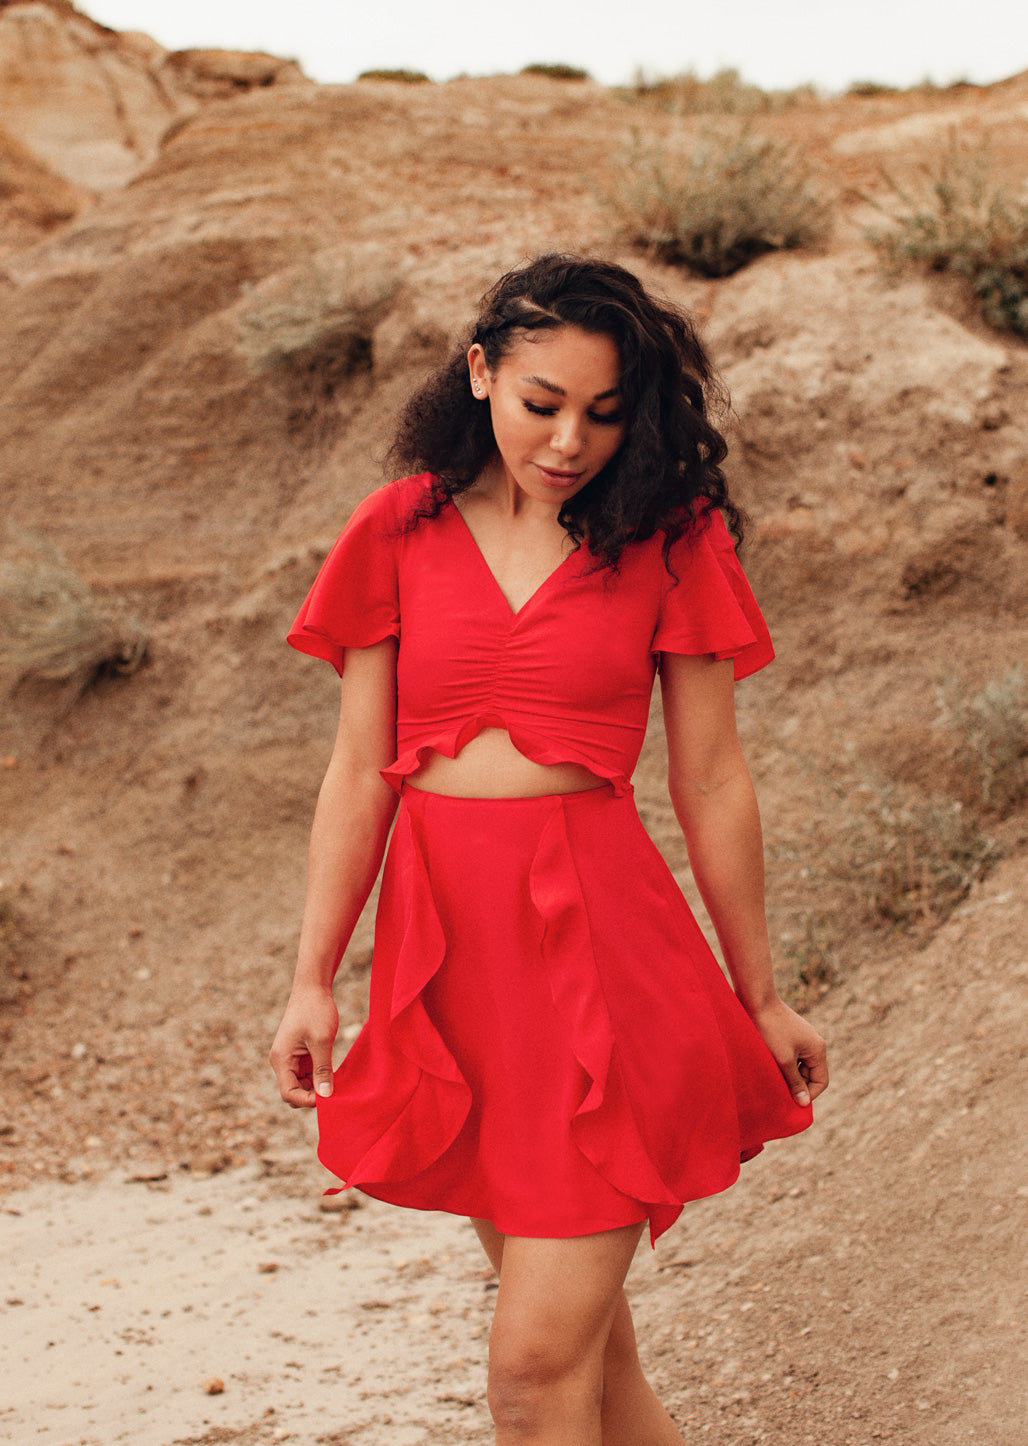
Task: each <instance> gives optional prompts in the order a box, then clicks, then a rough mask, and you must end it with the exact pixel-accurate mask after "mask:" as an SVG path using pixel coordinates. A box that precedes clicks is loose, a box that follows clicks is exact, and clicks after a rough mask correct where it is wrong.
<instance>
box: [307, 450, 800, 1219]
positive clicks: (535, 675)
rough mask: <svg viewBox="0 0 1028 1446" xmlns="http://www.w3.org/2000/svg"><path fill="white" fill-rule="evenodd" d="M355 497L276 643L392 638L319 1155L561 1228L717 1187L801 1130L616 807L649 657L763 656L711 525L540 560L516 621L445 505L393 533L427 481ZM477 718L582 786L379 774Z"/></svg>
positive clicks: (487, 1211)
mask: <svg viewBox="0 0 1028 1446" xmlns="http://www.w3.org/2000/svg"><path fill="white" fill-rule="evenodd" d="M429 480H430V479H429V478H428V477H427V476H420V477H412V478H405V479H403V480H402V481H400V482H394V483H391V484H389V485H388V486H386V487H383V488H380V489H379V490H378V491H376V492H374V493H372V494H371V496H370V497H368V498H366V499H365V501H364V502H363V503H361V505H360V506H359V507H358V508H357V509H356V511H355V512H354V514H353V516H352V517H351V519H350V522H349V523H348V524H347V526H346V528H345V529H344V531H343V533H342V534H341V536H340V537H339V539H338V541H337V542H336V544H335V546H334V547H333V549H332V551H331V553H330V554H329V556H328V558H327V559H326V561H325V563H324V566H323V567H322V569H321V571H320V573H319V574H318V577H317V579H316V580H315V583H314V585H313V587H312V588H311V591H310V593H309V594H308V597H307V599H306V601H305V602H304V605H303V607H302V608H301V609H300V613H299V615H298V617H297V619H296V622H295V623H294V625H293V628H292V630H291V631H290V633H289V641H290V642H291V643H292V644H293V646H294V647H297V648H299V649H300V650H301V651H304V652H308V653H312V654H314V655H315V656H318V657H322V658H325V659H327V660H328V661H330V662H331V663H332V664H333V665H334V666H335V667H336V668H337V669H338V670H339V671H341V670H342V667H343V665H344V650H345V649H346V648H347V647H365V646H369V645H370V644H372V643H375V642H378V641H380V640H381V639H383V638H385V637H388V636H396V637H397V638H398V639H399V649H398V657H397V751H398V756H397V758H396V760H395V761H394V763H393V764H392V765H391V766H390V767H389V768H387V769H385V770H384V776H385V777H386V778H388V779H389V781H390V782H391V783H393V785H394V786H395V787H396V788H397V789H398V790H401V804H400V813H399V815H398V818H397V823H396V827H395V828H394V831H393V835H392V839H391V841H390V845H389V850H388V853H387V857H386V863H385V872H384V875H383V883H382V892H381V897H380V902H379V911H378V917H377V920H376V933H375V952H374V959H373V964H372V978H371V1000H370V1009H369V1016H368V1021H367V1023H366V1025H365V1027H364V1029H363V1030H362V1032H361V1034H360V1035H359V1036H358V1038H357V1040H356V1041H355V1042H354V1044H353V1046H352V1047H351V1049H350V1051H349V1053H348V1054H347V1056H346V1058H345V1059H344V1060H343V1062H342V1064H341V1065H340V1067H339V1069H338V1071H337V1073H336V1081H335V1091H334V1093H333V1095H332V1096H331V1098H329V1099H328V1100H319V1102H318V1117H319V1134H320V1141H319V1150H318V1153H319V1155H320V1157H321V1159H322V1160H323V1161H324V1163H325V1164H327V1165H328V1166H329V1168H330V1169H332V1170H333V1171H334V1172H335V1173H336V1174H338V1175H339V1177H340V1178H341V1179H342V1180H345V1181H346V1182H347V1184H350V1185H358V1186H360V1188H361V1189H362V1190H364V1191H365V1192H366V1193H368V1194H371V1195H375V1196H377V1197H378V1198H380V1199H385V1200H391V1201H394V1202H395V1203H397V1204H403V1205H410V1206H415V1207H418V1208H423V1209H441V1210H450V1211H453V1212H454V1213H459V1214H467V1215H473V1216H476V1217H481V1218H484V1219H488V1220H491V1221H492V1222H493V1223H494V1224H495V1225H496V1227H497V1228H498V1229H499V1230H501V1231H503V1232H504V1233H506V1234H515V1235H536V1236H567V1235H581V1234H589V1233H591V1232H593V1231H596V1230H602V1229H608V1228H612V1227H614V1226H618V1225H626V1224H629V1223H631V1222H634V1221H640V1220H643V1219H646V1218H648V1219H649V1222H650V1230H651V1236H652V1237H653V1238H654V1239H655V1238H656V1236H657V1235H659V1234H660V1233H661V1232H662V1231H663V1230H665V1229H666V1228H667V1227H668V1226H669V1225H670V1224H671V1223H672V1222H673V1220H674V1219H675V1218H676V1216H677V1215H678V1214H679V1212H680V1210H681V1207H682V1204H683V1202H684V1201H686V1200H689V1199H694V1198H697V1197H699V1196H701V1195H708V1194H713V1193H714V1192H716V1191H718V1190H722V1189H724V1188H725V1187H726V1186H728V1185H730V1184H731V1183H732V1181H733V1180H734V1179H735V1178H736V1176H737V1175H738V1171H739V1164H740V1161H741V1160H743V1159H747V1158H749V1157H750V1156H751V1155H753V1154H756V1153H757V1151H758V1150H760V1149H761V1147H762V1145H763V1143H764V1141H765V1140H768V1139H773V1138H778V1137H781V1136H785V1135H790V1134H794V1133H796V1132H798V1131H799V1130H802V1129H804V1128H806V1126H807V1125H808V1124H809V1123H810V1118H811V1113H810V1109H809V1107H807V1108H801V1107H800V1106H798V1105H797V1104H796V1103H795V1101H794V1100H793V1098H792V1094H791V1092H790V1090H789V1088H788V1086H787V1085H786V1083H785V1081H784V1079H783V1078H782V1075H781V1073H780V1071H779V1069H778V1067H777V1065H776V1064H775V1062H774V1060H773V1059H772V1057H771V1055H770V1053H769V1051H768V1049H767V1047H766V1045H765V1044H764V1042H763V1040H762V1039H761V1038H760V1035H759V1034H758V1033H757V1030H756V1029H755V1027H754V1025H753V1024H752V1022H751V1020H750V1019H749V1016H748V1015H747V1014H746V1012H745V1011H744V1010H743V1008H742V1006H741V1005H740V1004H739V1002H738V1000H737V999H736V997H735V995H734V993H733V991H732V989H731V988H730V986H729V985H728V983H727V981H726V979H725V977H724V975H723V974H722V972H721V970H720V968H719V967H718V965H717V962H716V961H715V959H714V957H713V955H712V954H711V952H710V949H709V947H708V946H707V944H706V941H705V940H704V938H703V935H702V933H701V932H700V930H699V928H698V926H697V925H696V922H695V920H694V919H693V916H692V913H691V911H690V910H689V908H688V905H687V904H686V901H685V899H684V897H683V896H682V893H681V891H680V890H679V888H678V886H677V884H676V883H675V881H674V878H673V877H672V875H671V874H670V872H669V870H668V869H667V867H666V865H665V864H664V861H663V859H662V858H661V857H660V854H659V853H658V851H657V849H656V848H655V846H654V845H653V843H652V841H651V840H650V838H649V836H648V835H647V834H646V832H645V830H644V829H643V827H642V824H641V822H640V821H639V818H638V814H637V813H636V811H635V807H634V803H633V801H632V796H631V792H632V790H631V783H630V778H631V773H632V770H633V769H634V767H635V764H636V761H637V759H638V756H639V751H640V749H641V747H642V741H643V736H644V733H645V729H646V721H647V715H648V711H649V702H650V694H651V692H652V688H653V680H654V675H655V671H656V664H657V659H658V656H659V654H660V653H662V652H680V653H690V654H708V653H712V654H714V655H715V656H717V657H719V658H727V657H731V658H733V659H734V662H735V671H736V676H737V677H744V676H746V674H748V673H750V672H753V671H754V670H755V669H757V668H759V667H761V666H763V665H764V664H765V663H766V662H768V661H770V659H771V658H772V657H773V655H774V654H773V650H772V648H771V643H770V639H769V637H768V633H767V628H766V625H765V624H764V620H763V618H762V617H761V614H760V611H759V609H758V607H757V604H756V602H755V601H754V599H753V595H752V593H751V592H750V589H749V586H748V584H747V582H746V579H745V577H744V575H743V573H742V570H741V568H740V567H739V564H738V561H737V560H736V557H735V551H734V548H733V547H732V543H731V539H730V538H729V536H728V533H727V530H726V529H725V526H724V523H723V521H722V520H721V518H720V517H719V516H718V515H716V514H715V515H713V516H712V517H711V519H710V523H709V525H708V526H707V528H706V529H705V530H704V531H703V532H701V533H700V534H699V535H696V536H688V537H683V538H682V539H680V540H679V541H678V542H677V543H676V544H675V545H674V547H673V548H672V551H671V558H670V561H671V571H670V572H669V570H668V568H667V567H666V566H665V563H664V559H663V556H662V550H661V538H660V537H659V536H656V537H653V538H651V539H649V540H648V541H645V542H639V543H632V544H630V545H629V546H628V547H626V548H625V550H624V552H623V553H622V556H621V559H620V563H619V567H618V570H617V572H616V573H611V572H610V570H609V569H606V568H602V567H597V565H596V561H595V559H594V558H592V556H591V555H590V554H589V552H588V550H587V549H585V548H581V549H579V550H578V551H576V552H574V553H572V554H571V555H570V556H569V557H567V558H566V559H565V560H564V562H563V563H561V565H560V566H559V567H558V568H557V569H556V570H555V571H554V572H553V573H551V575H550V576H549V577H548V578H547V579H546V581H545V582H544V583H543V584H542V585H541V586H540V587H539V588H538V590H537V591H536V592H535V593H534V594H533V596H532V597H531V598H529V600H528V601H527V602H526V603H525V604H524V605H523V606H522V607H521V608H520V609H519V610H518V611H517V612H516V613H515V612H514V611H513V610H512V609H511V607H510V605H509V604H508V602H507V601H506V598H505V597H504V596H503V594H502V592H501V591H500V588H499V586H498V585H497V583H496V581H495V579H494V577H493V576H492V573H491V572H490V571H489V568H488V567H487V565H486V563H485V560H484V558H483V556H482V554H481V552H480V551H479V549H478V546H477V544H476V543H475V541H474V539H473V537H472V535H471V533H470V531H469V530H468V527H467V525H466V523H465V522H464V520H463V518H462V517H461V515H460V513H459V511H458V510H457V509H456V508H455V507H454V506H453V505H452V504H451V503H447V504H446V505H445V506H444V508H443V509H442V511H441V512H440V514H439V515H438V516H437V517H435V518H431V519H422V520H420V521H419V522H418V524H417V526H416V527H415V528H413V529H409V528H407V527H406V520H407V518H408V517H409V515H410V512H411V509H412V508H413V506H414V505H415V503H416V501H417V499H418V498H419V497H420V496H421V495H422V494H423V492H424V490H425V489H426V487H427V486H428V484H429ZM487 727H497V728H504V729H506V730H507V732H508V733H509V735H510V737H511V740H512V741H513V743H514V745H515V747H516V748H518V750H519V751H520V752H522V753H524V754H525V755H526V756H527V757H529V758H532V759H534V760H535V761H537V762H540V763H565V762H571V763H579V764H583V765H584V766H585V767H587V768H589V769H590V770H591V771H592V772H594V773H595V774H597V775H598V776H599V777H601V778H603V779H606V780H607V781H608V786H607V787H604V788H597V789H594V790H588V791H586V792H584V793H573V794H555V795H549V796H545V797H542V798H516V799H495V800H493V799H463V798H449V797H444V796H441V795H438V794H429V793H424V792H421V791H419V790H417V789H415V788H406V789H404V788H403V786H402V785H403V779H404V778H405V777H406V776H407V775H408V774H410V773H412V772H413V771H415V770H416V769H417V768H418V767H419V765H420V763H421V761H422V760H423V759H424V757H425V755H426V754H427V753H428V751H429V750H432V749H434V750H436V751H437V752H439V753H443V754H446V755H448V756H449V757H454V756H455V755H456V754H457V753H458V752H459V751H460V749H461V748H462V747H463V746H464V744H465V743H467V741H468V740H469V739H470V738H472V737H474V736H475V735H476V734H477V733H478V732H480V731H481V729H483V728H487Z"/></svg>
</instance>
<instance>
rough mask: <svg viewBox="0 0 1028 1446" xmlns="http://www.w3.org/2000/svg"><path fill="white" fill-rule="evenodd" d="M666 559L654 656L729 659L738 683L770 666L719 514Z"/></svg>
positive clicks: (769, 652) (759, 621) (756, 612)
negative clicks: (667, 565)
mask: <svg viewBox="0 0 1028 1446" xmlns="http://www.w3.org/2000/svg"><path fill="white" fill-rule="evenodd" d="M669 560H670V563H671V567H672V569H673V571H674V574H675V576H671V574H670V573H668V575H667V576H666V578H665V580H664V585H663V591H662V595H661V602H660V613H659V617H658V620H657V627H656V630H655V632H654V635H653V642H652V644H651V647H652V650H653V652H655V653H696V654H698V653H713V654H714V656H715V657H716V658H719V659H720V658H731V659H732V660H733V663H734V666H735V676H736V678H737V679H738V678H745V677H748V676H749V674H750V673H755V672H756V671H757V670H758V669H759V668H763V667H764V666H765V665H766V664H767V663H770V661H771V659H772V658H773V657H774V655H775V650H774V648H773V646H772V644H771V635H770V633H769V632H768V628H767V623H766V622H765V621H764V615H763V613H762V612H761V611H760V608H759V607H758V605H757V600H756V598H755V597H754V596H753V592H752V589H751V588H750V585H749V583H748V582H747V580H746V574H745V573H744V572H743V570H742V567H741V566H740V564H739V559H738V558H737V557H736V555H735V546H734V544H733V542H732V538H731V535H730V534H729V531H728V528H727V527H726V526H725V522H724V518H723V517H722V516H721V514H720V512H712V513H710V515H709V520H708V522H707V525H706V527H705V528H704V530H703V531H702V532H700V533H699V534H698V535H697V534H696V533H692V532H687V533H685V534H683V536H682V537H681V538H679V540H678V541H677V542H676V543H675V544H674V545H673V547H672V548H671V555H670V559H669ZM664 570H665V572H666V573H667V568H665V569H664ZM676 578H677V581H676Z"/></svg>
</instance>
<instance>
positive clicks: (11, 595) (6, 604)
mask: <svg viewBox="0 0 1028 1446" xmlns="http://www.w3.org/2000/svg"><path fill="white" fill-rule="evenodd" d="M9 546H10V551H9V555H7V556H5V557H2V558H0V679H3V681H4V682H5V683H6V684H7V685H8V686H14V685H16V684H17V683H19V682H22V681H24V680H38V681H41V682H49V683H70V684H73V685H74V686H75V689H76V691H82V690H83V689H85V688H87V687H89V685H90V684H91V683H93V682H95V681H96V680H97V679H98V678H100V677H103V676H108V675H111V674H125V673H132V672H135V670H136V669H137V668H138V667H139V665H140V663H141V662H142V661H143V658H144V657H145V655H146V636H145V634H144V632H143V630H142V628H141V627H140V625H139V624H138V623H137V622H136V621H135V620H134V619H132V618H130V617H127V616H124V615H123V614H121V613H119V612H116V611H112V610H111V609H109V608H108V607H106V606H104V605H103V604H102V603H101V601H100V599H99V598H98V597H97V596H96V595H95V593H94V592H93V590H92V589H91V588H89V587H87V585H86V584H85V583H84V582H83V581H82V579H81V578H79V577H77V576H76V575H75V573H74V572H72V571H71V569H70V568H69V567H68V566H67V565H66V564H65V563H64V562H63V560H62V559H61V558H60V556H59V554H57V553H56V552H55V551H54V550H53V549H52V548H50V547H47V546H46V544H44V543H42V542H39V541H38V540H35V539H32V538H27V537H20V538H16V539H13V540H12V542H11V544H10V545H9Z"/></svg>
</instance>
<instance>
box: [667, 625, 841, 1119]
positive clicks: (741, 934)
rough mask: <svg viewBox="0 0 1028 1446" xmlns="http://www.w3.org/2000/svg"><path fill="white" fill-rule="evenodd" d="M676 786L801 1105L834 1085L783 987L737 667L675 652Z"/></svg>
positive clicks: (733, 952) (689, 840) (670, 733)
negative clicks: (775, 961)
mask: <svg viewBox="0 0 1028 1446" xmlns="http://www.w3.org/2000/svg"><path fill="white" fill-rule="evenodd" d="M661 690H662V695H663V703H664V725H665V729H666V732H667V743H668V787H669V790H670V793H671V802H672V804H673V805H674V809H675V814H676V816H677V818H678V821H679V823H680V824H681V826H682V832H683V833H684V834H685V842H686V846H687V847H688V850H689V862H690V864H691V866H692V871H693V876H694V878H695V879H696V884H697V887H698V888H699V891H700V894H701V895H702V897H703V902H704V904H705V905H706V906H707V912H708V913H709V914H710V917H711V920H712V922H713V924H714V928H715V929H716V930H717V936H718V939H719V941H720V943H721V949H722V952H723V954H724V957H725V963H726V965H727V966H728V972H729V974H730V975H731V976H732V983H733V984H734V985H735V992H736V994H737V995H738V996H739V999H740V1001H741V1003H742V1005H743V1007H744V1008H745V1009H746V1012H747V1013H748V1014H749V1015H750V1017H751V1019H752V1020H753V1022H754V1024H755V1025H756V1026H757V1028H758V1030H759V1031H760V1033H761V1035H762V1036H763V1038H764V1040H765V1042H766V1044H767V1046H768V1048H769V1049H770V1050H771V1053H772V1054H773V1055H774V1057H775V1059H776V1060H777V1062H778V1065H779V1068H780V1069H781V1071H782V1073H783V1075H784V1076H785V1078H786V1080H787V1081H788V1083H789V1086H790V1088H791V1089H792V1092H793V1094H794V1096H795V1098H796V1100H797V1102H798V1103H799V1104H804V1105H805V1104H807V1103H808V1101H809V1100H810V1099H813V1098H815V1097H816V1096H817V1095H819V1094H820V1093H821V1091H822V1090H823V1089H824V1088H825V1087H826V1085H827V1084H828V1068H827V1063H826V1046H825V1042H824V1040H823V1039H822V1038H821V1036H820V1035H819V1034H818V1033H817V1031H816V1030H815V1029H814V1028H813V1027H812V1026H811V1025H809V1024H807V1022H806V1021H805V1020H804V1019H801V1018H800V1016H799V1015H798V1014H796V1013H795V1012H794V1011H793V1010H791V1009H790V1008H789V1007H788V1005H786V1004H785V1003H784V1002H783V1001H782V1000H781V999H780V998H779V997H778V993H777V990H776V989H775V983H774V975H773V971H772V965H771V945H770V941H769V939H768V932H767V919H766V916H765V912H764V849H763V842H762V838H761V832H760V816H759V814H758V811H757V800H756V795H755V793H754V791H753V783H752V780H751V778H750V773H749V769H748V768H747V766H746V760H745V758H744V757H743V753H742V748H741V746H740V743H739V735H738V732H737V730H736V723H735V699H734V683H733V677H732V664H731V662H730V661H725V662H717V661H715V659H714V658H713V657H711V656H709V655H707V656H704V657H692V656H684V655H682V654H678V653H665V654H663V658H662V665H661Z"/></svg>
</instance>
